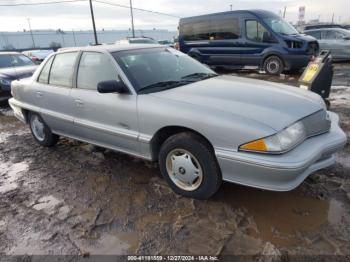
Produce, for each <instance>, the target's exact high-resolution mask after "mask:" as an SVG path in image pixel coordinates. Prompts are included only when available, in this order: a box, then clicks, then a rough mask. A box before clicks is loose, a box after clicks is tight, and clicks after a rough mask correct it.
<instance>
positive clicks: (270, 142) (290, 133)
mask: <svg viewBox="0 0 350 262" xmlns="http://www.w3.org/2000/svg"><path fill="white" fill-rule="evenodd" d="M306 138H307V135H306V131H305V127H304V125H303V123H302V122H296V123H294V124H293V125H291V126H289V127H288V128H286V129H283V130H282V131H280V132H278V133H277V134H275V135H272V136H269V137H266V138H263V139H259V140H255V141H253V142H249V143H247V144H244V145H242V146H240V147H239V149H240V150H243V151H244V150H245V151H251V152H264V153H265V152H266V153H283V152H286V151H288V150H290V149H292V148H293V147H295V146H296V145H298V144H299V143H301V142H303V141H304V140H305V139H306Z"/></svg>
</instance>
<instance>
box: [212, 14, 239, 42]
mask: <svg viewBox="0 0 350 262" xmlns="http://www.w3.org/2000/svg"><path fill="white" fill-rule="evenodd" d="M240 31H241V30H240V27H239V20H238V18H224V19H220V18H218V19H212V20H211V23H210V39H211V40H221V39H237V38H239V37H240Z"/></svg>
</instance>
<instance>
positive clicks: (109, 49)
mask: <svg viewBox="0 0 350 262" xmlns="http://www.w3.org/2000/svg"><path fill="white" fill-rule="evenodd" d="M156 47H164V46H162V45H158V44H137V45H132V44H131V45H130V44H113V45H95V46H84V47H67V48H63V49H61V50H59V51H58V53H62V52H71V51H107V52H110V53H112V52H118V51H127V50H138V49H146V48H156Z"/></svg>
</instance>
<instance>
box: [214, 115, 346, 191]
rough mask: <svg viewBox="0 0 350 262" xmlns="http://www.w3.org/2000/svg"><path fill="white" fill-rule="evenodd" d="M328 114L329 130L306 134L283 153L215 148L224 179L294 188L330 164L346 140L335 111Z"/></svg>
mask: <svg viewBox="0 0 350 262" xmlns="http://www.w3.org/2000/svg"><path fill="white" fill-rule="evenodd" d="M329 115H330V118H331V121H332V124H331V129H330V131H329V132H328V133H325V134H322V135H318V136H315V137H312V138H309V139H307V140H306V141H305V142H304V143H302V144H301V145H299V146H298V147H296V148H294V149H293V150H291V151H289V152H287V153H285V154H281V155H268V154H254V153H247V152H240V151H238V152H237V151H235V152H233V151H225V150H215V153H216V156H217V159H218V162H219V165H220V168H221V171H222V176H223V180H225V181H228V182H233V183H237V184H242V185H246V186H251V187H256V188H261V189H266V190H273V191H289V190H292V189H294V188H296V187H297V186H299V185H300V184H301V183H302V182H303V181H304V180H305V179H306V178H307V177H308V176H309V175H310V174H311V173H313V172H315V171H317V170H319V169H322V168H325V167H328V166H330V165H333V164H334V163H335V156H334V153H335V152H336V151H338V150H340V149H342V148H343V147H344V146H345V144H346V141H347V138H346V135H345V133H344V132H343V131H342V129H341V128H340V127H339V117H338V115H337V114H335V113H332V112H329Z"/></svg>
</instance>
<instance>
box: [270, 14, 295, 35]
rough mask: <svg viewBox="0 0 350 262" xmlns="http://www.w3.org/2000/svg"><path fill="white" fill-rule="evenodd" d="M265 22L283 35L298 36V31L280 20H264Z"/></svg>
mask: <svg viewBox="0 0 350 262" xmlns="http://www.w3.org/2000/svg"><path fill="white" fill-rule="evenodd" d="M264 22H265V23H266V24H268V25H269V26H270V28H271V29H272V30H273V31H274V32H276V33H279V34H282V35H296V34H298V31H297V30H296V29H295V28H294V27H293V26H292V25H291V24H290V23H288V22H286V21H285V20H283V19H279V18H271V17H268V18H264Z"/></svg>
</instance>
